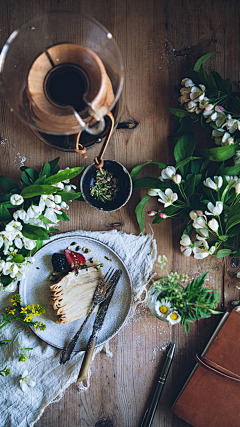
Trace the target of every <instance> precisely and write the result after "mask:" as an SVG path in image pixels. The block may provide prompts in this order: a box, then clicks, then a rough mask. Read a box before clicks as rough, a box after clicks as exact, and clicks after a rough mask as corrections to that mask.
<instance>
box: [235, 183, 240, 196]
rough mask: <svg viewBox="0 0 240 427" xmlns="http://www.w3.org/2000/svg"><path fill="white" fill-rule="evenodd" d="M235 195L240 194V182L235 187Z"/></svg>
mask: <svg viewBox="0 0 240 427" xmlns="http://www.w3.org/2000/svg"><path fill="white" fill-rule="evenodd" d="M235 193H236V194H240V182H238V183H237V184H236V185H235Z"/></svg>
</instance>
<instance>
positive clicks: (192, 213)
mask: <svg viewBox="0 0 240 427" xmlns="http://www.w3.org/2000/svg"><path fill="white" fill-rule="evenodd" d="M189 216H190V218H191V219H192V220H193V221H195V219H197V214H196V212H195V211H191V212H190V214H189Z"/></svg>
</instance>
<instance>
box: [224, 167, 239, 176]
mask: <svg viewBox="0 0 240 427" xmlns="http://www.w3.org/2000/svg"><path fill="white" fill-rule="evenodd" d="M239 174H240V165H233V166H229V167H227V168H223V169H222V170H221V175H229V176H234V175H239Z"/></svg>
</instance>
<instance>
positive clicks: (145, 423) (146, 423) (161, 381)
mask: <svg viewBox="0 0 240 427" xmlns="http://www.w3.org/2000/svg"><path fill="white" fill-rule="evenodd" d="M175 347H176V344H171V346H170V348H169V350H168V352H167V356H166V360H165V362H164V365H163V368H162V371H161V374H160V377H159V378H158V382H157V387H156V389H155V392H154V395H153V399H152V403H151V405H150V406H149V408H147V410H146V412H145V415H144V417H143V420H142V423H141V426H140V427H150V426H151V425H152V422H153V418H154V415H155V412H156V410H157V406H158V402H159V400H160V397H161V394H162V391H163V387H164V385H165V381H166V379H167V375H168V372H169V369H170V366H171V363H172V360H173V356H174V352H175Z"/></svg>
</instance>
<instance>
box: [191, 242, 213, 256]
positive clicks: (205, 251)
mask: <svg viewBox="0 0 240 427" xmlns="http://www.w3.org/2000/svg"><path fill="white" fill-rule="evenodd" d="M214 252H215V246H212V247H211V248H210V249H209V247H208V245H207V247H206V248H199V247H197V246H196V247H194V248H193V253H194V258H195V259H203V258H206V257H208V255H213V253H214Z"/></svg>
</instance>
